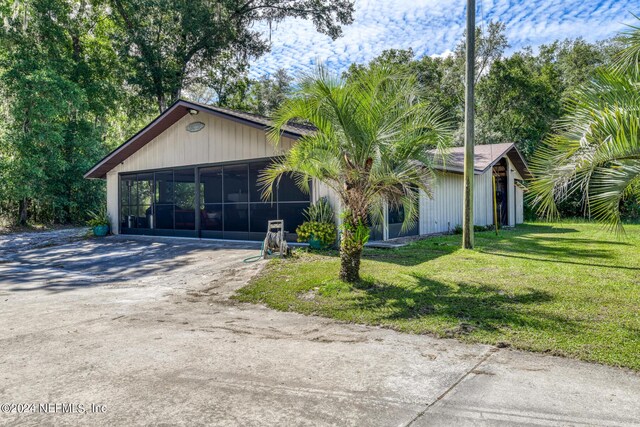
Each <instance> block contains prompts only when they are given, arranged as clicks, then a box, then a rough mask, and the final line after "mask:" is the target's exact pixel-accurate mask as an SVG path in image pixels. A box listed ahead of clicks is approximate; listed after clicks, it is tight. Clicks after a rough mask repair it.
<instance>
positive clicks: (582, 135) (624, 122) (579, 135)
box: [531, 26, 640, 231]
mask: <svg viewBox="0 0 640 427" xmlns="http://www.w3.org/2000/svg"><path fill="white" fill-rule="evenodd" d="M624 40H625V42H626V44H627V47H626V49H625V50H623V51H622V52H621V54H620V55H619V59H618V62H617V64H615V66H610V67H608V68H607V69H605V70H603V71H601V72H600V73H599V74H598V75H597V77H596V78H595V79H594V80H593V81H592V82H589V83H587V84H585V85H584V86H583V87H582V88H581V89H580V90H578V91H576V93H575V95H574V96H573V98H572V101H571V104H570V106H569V109H570V113H569V115H568V116H567V117H565V118H563V119H562V121H561V122H560V123H559V127H558V131H557V132H556V133H555V134H554V135H553V136H551V137H550V138H549V139H548V140H547V141H546V143H545V145H544V146H543V147H541V148H540V149H539V150H538V151H536V153H535V155H534V158H533V159H532V161H531V168H532V171H533V172H534V175H535V179H534V181H533V183H532V184H531V190H532V192H531V194H532V200H533V203H534V204H535V206H537V208H538V211H539V213H540V214H541V215H543V216H546V217H554V216H557V215H558V213H559V212H558V209H557V205H556V204H557V202H558V201H561V200H563V199H566V198H567V197H569V196H570V195H572V194H580V195H581V196H582V197H583V199H584V202H585V206H586V209H587V210H588V213H590V214H591V216H592V217H593V218H595V219H598V220H601V221H604V222H606V223H608V224H609V225H610V226H612V227H613V228H615V229H616V230H618V231H622V229H623V228H622V217H621V209H620V208H621V205H622V203H623V201H624V200H625V198H629V197H631V196H636V195H637V193H636V192H637V190H638V183H640V92H639V91H638V86H640V26H639V27H632V29H631V30H629V31H628V32H627V33H626V35H625V37H624Z"/></svg>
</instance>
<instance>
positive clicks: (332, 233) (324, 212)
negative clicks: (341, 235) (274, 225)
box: [296, 197, 337, 249]
mask: <svg viewBox="0 0 640 427" xmlns="http://www.w3.org/2000/svg"><path fill="white" fill-rule="evenodd" d="M304 215H305V218H306V219H307V221H305V222H304V223H303V224H302V225H300V226H299V227H298V228H297V229H296V234H297V235H298V242H307V243H309V247H310V248H311V249H326V248H329V247H331V246H333V245H334V244H335V242H336V237H337V229H336V225H335V222H334V220H333V209H332V208H331V205H330V204H329V201H328V200H327V199H326V198H325V197H323V198H321V199H320V200H318V201H317V202H316V203H314V204H312V205H311V206H309V207H308V208H307V209H306V210H305V213H304Z"/></svg>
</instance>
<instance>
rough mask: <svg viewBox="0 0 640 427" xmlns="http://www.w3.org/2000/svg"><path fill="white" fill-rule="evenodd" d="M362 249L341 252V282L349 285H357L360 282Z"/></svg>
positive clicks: (343, 249)
mask: <svg viewBox="0 0 640 427" xmlns="http://www.w3.org/2000/svg"><path fill="white" fill-rule="evenodd" d="M361 257H362V249H361V248H353V249H352V250H345V248H342V250H341V251H340V280H342V281H345V282H347V283H355V282H357V281H359V280H360V258H361Z"/></svg>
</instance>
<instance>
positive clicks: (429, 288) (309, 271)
mask: <svg viewBox="0 0 640 427" xmlns="http://www.w3.org/2000/svg"><path fill="white" fill-rule="evenodd" d="M626 231H627V236H626V238H623V239H617V238H616V236H615V235H613V234H610V233H608V232H607V231H606V230H604V229H603V228H602V227H601V226H600V225H596V224H587V223H575V224H574V223H562V224H553V225H549V224H529V225H524V226H520V227H518V228H517V229H516V230H515V231H503V232H501V234H500V236H495V234H493V233H491V232H483V233H477V234H476V249H475V250H473V251H463V250H460V249H459V248H460V236H443V237H436V238H429V239H426V240H422V241H419V242H416V243H414V244H412V245H410V246H407V247H404V248H400V249H394V250H383V249H378V250H373V249H368V250H367V251H366V252H365V260H364V262H363V265H362V277H363V281H362V282H361V283H359V284H358V285H356V286H355V287H351V286H349V285H346V284H344V283H342V282H340V281H338V280H337V279H336V277H337V274H338V258H337V253H335V252H331V253H324V254H309V253H304V252H299V253H298V254H297V256H296V257H294V258H293V259H289V260H285V261H280V260H274V261H271V262H270V263H269V265H268V266H267V267H266V269H265V271H264V273H263V274H262V275H261V276H260V277H259V278H258V279H256V280H254V281H253V282H252V283H251V284H250V285H249V286H247V287H245V288H243V289H241V290H240V291H239V292H238V295H237V296H236V298H238V299H240V300H242V301H248V302H263V303H266V304H267V305H268V306H270V307H272V308H275V309H278V310H288V311H297V312H300V313H306V314H316V315H320V316H326V317H332V318H335V319H339V320H342V321H348V322H357V323H366V324H372V325H383V326H386V327H390V328H393V329H397V330H399V331H403V332H411V333H420V334H422V333H429V334H435V335H437V336H441V337H455V338H458V339H460V340H463V341H468V342H482V343H489V344H499V345H503V346H511V347H514V348H519V349H525V350H532V351H539V352H548V353H551V354H557V355H565V356H573V357H577V358H580V359H583V360H588V361H596V362H601V363H606V364H610V365H617V366H626V367H630V368H633V369H636V370H640V226H638V225H629V226H627V227H626Z"/></svg>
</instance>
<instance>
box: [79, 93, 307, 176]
mask: <svg viewBox="0 0 640 427" xmlns="http://www.w3.org/2000/svg"><path fill="white" fill-rule="evenodd" d="M192 110H195V111H198V112H204V113H207V114H211V115H214V116H216V117H221V118H224V119H227V120H231V121H234V122H237V123H241V124H243V125H247V126H251V127H254V128H257V129H261V130H264V131H265V132H266V131H267V130H268V129H269V125H268V124H267V123H268V119H267V118H266V117H259V116H255V115H251V114H246V113H242V112H234V111H232V110H227V109H223V108H218V107H212V106H207V105H202V104H198V103H195V102H190V101H185V100H178V101H176V102H174V103H173V104H172V105H171V106H170V107H169V108H167V109H166V110H165V111H164V112H163V113H162V114H160V115H159V116H158V117H156V118H155V119H154V120H153V121H151V123H149V124H148V125H147V126H145V127H144V128H143V129H142V130H141V131H140V132H138V133H136V134H135V135H134V136H132V137H131V138H129V139H128V140H127V141H126V142H124V143H123V144H122V145H120V146H119V147H118V148H116V149H115V150H113V151H112V152H111V153H109V154H107V155H106V156H105V157H104V158H103V159H102V160H100V161H99V162H98V163H96V164H95V165H94V166H93V167H92V168H91V169H90V170H89V171H88V172H87V173H85V174H84V177H85V178H90V179H98V178H105V177H106V176H107V172H109V171H110V170H112V169H113V168H115V167H116V166H118V165H119V164H120V163H122V162H123V161H125V160H126V159H127V158H128V157H130V156H131V155H133V154H134V153H135V152H136V151H138V150H140V149H141V148H142V147H144V146H145V145H146V144H148V143H149V142H151V141H152V140H153V139H154V138H156V137H157V136H158V135H160V134H161V133H162V132H164V131H165V130H167V129H168V128H169V127H171V126H172V125H173V124H175V123H176V122H178V121H179V120H180V119H181V118H183V117H184V116H186V115H187V114H189V113H190V111H192ZM304 134H305V131H303V130H301V131H300V132H297V131H296V130H295V129H292V128H291V127H289V129H288V130H285V131H283V133H282V136H285V137H288V138H292V139H298V138H300V137H301V136H303V135H304Z"/></svg>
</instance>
